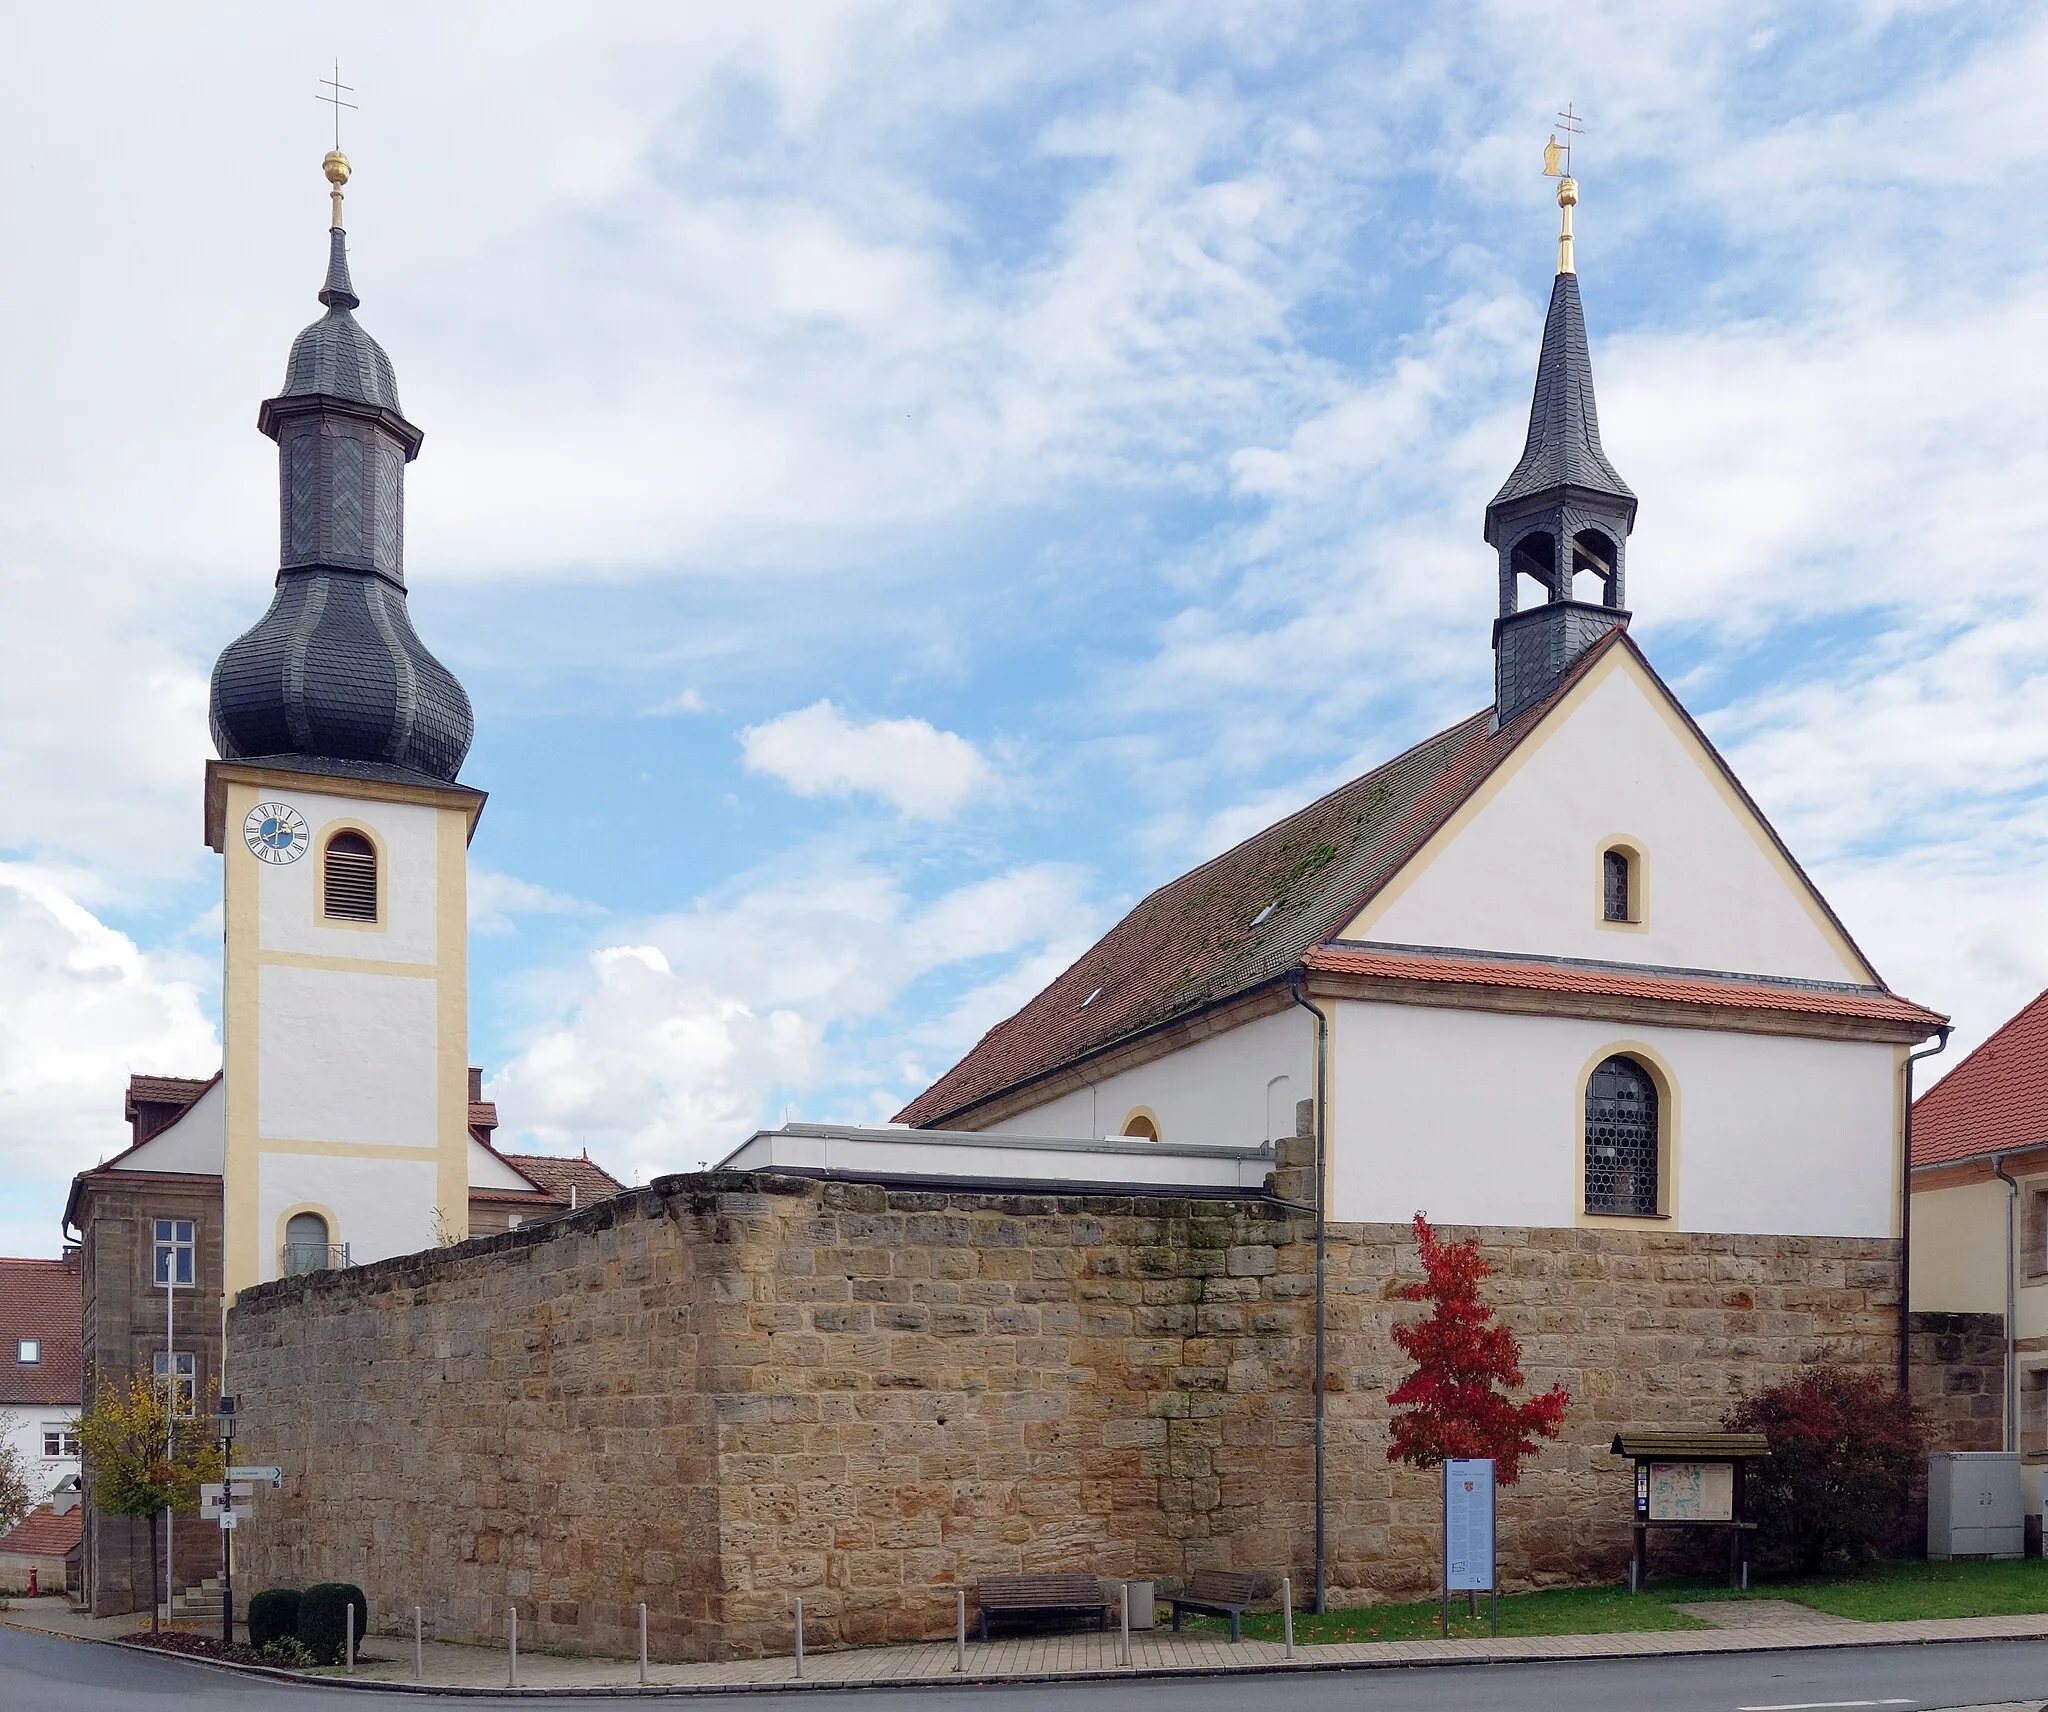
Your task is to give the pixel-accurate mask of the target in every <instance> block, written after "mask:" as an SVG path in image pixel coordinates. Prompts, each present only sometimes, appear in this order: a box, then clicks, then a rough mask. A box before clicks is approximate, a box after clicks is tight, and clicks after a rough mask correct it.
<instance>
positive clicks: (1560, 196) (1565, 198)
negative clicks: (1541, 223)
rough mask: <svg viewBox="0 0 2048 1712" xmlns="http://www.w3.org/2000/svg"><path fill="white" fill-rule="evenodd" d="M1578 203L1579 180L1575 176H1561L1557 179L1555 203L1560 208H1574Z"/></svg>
mask: <svg viewBox="0 0 2048 1712" xmlns="http://www.w3.org/2000/svg"><path fill="white" fill-rule="evenodd" d="M1578 203H1579V181H1578V180H1577V179H1575V178H1569V177H1567V178H1561V179H1559V180H1558V181H1557V205H1558V207H1560V208H1576V207H1577V206H1578Z"/></svg>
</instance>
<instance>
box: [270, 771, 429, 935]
mask: <svg viewBox="0 0 2048 1712" xmlns="http://www.w3.org/2000/svg"><path fill="white" fill-rule="evenodd" d="M266 800H268V799H266ZM275 800H277V801H279V802H286V803H289V804H290V805H291V806H292V807H293V808H295V809H297V810H298V811H299V813H301V814H302V815H304V816H305V817H306V824H307V826H308V828H309V829H310V830H311V832H312V835H313V843H312V846H311V848H310V849H308V850H307V852H306V854H305V855H303V856H301V857H300V858H299V859H298V861H296V862H289V863H285V864H283V865H281V866H277V867H272V866H270V865H269V864H267V863H262V864H258V866H259V867H260V869H261V873H260V876H259V879H258V884H257V888H256V896H257V914H258V920H259V923H260V928H261V935H262V945H263V949H264V950H266V951H297V952H311V953H313V954H315V955H319V956H325V957H367V958H373V959H375V960H377V961H380V962H386V963H431V962H433V961H434V959H435V956H436V955H437V944H436V936H435V919H434V899H435V874H434V867H435V852H436V849H437V834H436V830H435V823H436V819H437V816H438V813H439V811H438V810H436V809H431V808H427V807H425V806H423V805H421V804H419V803H390V802H366V801H363V800H361V799H359V798H356V797H330V796H321V795H318V794H317V793H311V792H302V791H285V792H282V793H280V794H279V795H278V797H277V798H276V799H275ZM336 821H346V822H348V823H349V824H350V825H351V826H363V827H367V828H368V829H369V830H370V831H371V833H372V834H374V835H375V839H376V841H377V842H378V843H379V844H380V845H381V846H382V852H381V854H382V863H383V869H384V872H383V875H382V879H383V884H384V891H383V896H384V913H385V917H386V919H385V921H384V922H382V923H380V924H378V925H376V926H374V927H372V926H368V925H361V926H351V927H330V926H328V925H327V924H326V923H325V922H323V921H322V919H321V916H320V900H319V898H318V896H317V895H316V890H315V888H316V885H317V876H318V874H319V871H320V854H319V853H320V845H321V843H322V840H323V838H324V836H325V835H326V833H327V832H328V831H330V830H332V829H333V826H332V823H334V822H336ZM233 836H235V837H237V838H239V837H240V836H241V829H240V828H239V827H237V828H235V829H234V832H233Z"/></svg>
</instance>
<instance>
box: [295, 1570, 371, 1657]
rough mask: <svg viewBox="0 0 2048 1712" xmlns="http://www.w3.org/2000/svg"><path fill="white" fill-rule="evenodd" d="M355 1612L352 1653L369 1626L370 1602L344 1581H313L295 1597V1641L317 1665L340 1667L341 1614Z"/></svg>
mask: <svg viewBox="0 0 2048 1712" xmlns="http://www.w3.org/2000/svg"><path fill="white" fill-rule="evenodd" d="M351 1605H353V1606H354V1607H355V1608H356V1628H355V1633H356V1650H357V1651H359V1652H360V1651H361V1650H362V1645H363V1632H364V1630H365V1629H367V1628H368V1627H369V1623H370V1602H369V1600H367V1599H365V1598H364V1597H363V1590H362V1589H361V1588H360V1587H357V1586H354V1585H353V1584H351V1583H349V1582H346V1581H316V1582H314V1583H313V1585H312V1586H311V1587H309V1588H307V1589H306V1591H305V1592H303V1593H301V1594H300V1595H299V1640H300V1642H301V1643H302V1644H303V1645H304V1646H305V1649H306V1651H308V1652H309V1653H311V1654H312V1655H313V1657H314V1658H315V1659H317V1660H318V1661H319V1662H320V1663H321V1664H340V1663H341V1661H342V1651H343V1648H344V1646H345V1644H346V1641H345V1636H344V1632H343V1624H344V1623H345V1621H346V1619H345V1618H344V1617H343V1615H342V1613H343V1612H345V1611H346V1610H347V1609H348V1608H349V1606H351Z"/></svg>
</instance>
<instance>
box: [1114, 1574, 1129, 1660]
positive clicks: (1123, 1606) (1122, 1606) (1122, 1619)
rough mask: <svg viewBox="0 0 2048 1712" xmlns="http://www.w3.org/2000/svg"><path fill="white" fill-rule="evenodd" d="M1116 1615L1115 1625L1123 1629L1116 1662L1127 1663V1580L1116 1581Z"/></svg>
mask: <svg viewBox="0 0 2048 1712" xmlns="http://www.w3.org/2000/svg"><path fill="white" fill-rule="evenodd" d="M1116 1615H1117V1626H1118V1627H1119V1628H1121V1629H1122V1630H1123V1640H1122V1644H1121V1650H1120V1652H1119V1653H1118V1655H1117V1661H1116V1662H1117V1663H1118V1664H1129V1663H1130V1662H1131V1584H1130V1583H1129V1582H1128V1581H1121V1582H1118V1583H1117V1596H1116Z"/></svg>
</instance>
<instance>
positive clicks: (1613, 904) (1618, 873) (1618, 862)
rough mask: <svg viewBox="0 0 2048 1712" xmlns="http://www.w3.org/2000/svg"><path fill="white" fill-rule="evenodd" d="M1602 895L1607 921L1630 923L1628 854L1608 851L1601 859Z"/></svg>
mask: <svg viewBox="0 0 2048 1712" xmlns="http://www.w3.org/2000/svg"><path fill="white" fill-rule="evenodd" d="M1601 866H1602V870H1603V871H1602V874H1601V881H1602V893H1603V895H1604V897H1605V900H1606V905H1607V908H1606V911H1605V913H1606V916H1607V919H1608V920H1609V921H1631V920H1633V919H1634V918H1633V917H1632V916H1631V915H1630V914H1629V908H1628V904H1629V897H1628V892H1629V886H1628V881H1629V873H1628V866H1629V864H1628V852H1627V851H1626V850H1610V851H1608V852H1607V854H1606V855H1605V856H1604V857H1602V858H1601Z"/></svg>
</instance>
